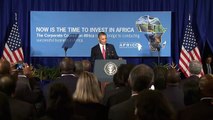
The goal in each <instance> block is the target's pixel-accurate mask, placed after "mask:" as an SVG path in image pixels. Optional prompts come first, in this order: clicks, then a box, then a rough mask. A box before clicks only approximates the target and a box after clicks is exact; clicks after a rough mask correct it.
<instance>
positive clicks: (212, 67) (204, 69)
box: [203, 63, 213, 74]
mask: <svg viewBox="0 0 213 120" xmlns="http://www.w3.org/2000/svg"><path fill="white" fill-rule="evenodd" d="M210 66H211V69H212V72H211V74H212V73H213V66H212V64H210ZM203 71H204V73H205V74H207V72H208V70H207V65H206V63H204V64H203Z"/></svg>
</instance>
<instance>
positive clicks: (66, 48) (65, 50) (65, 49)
mask: <svg viewBox="0 0 213 120" xmlns="http://www.w3.org/2000/svg"><path fill="white" fill-rule="evenodd" d="M67 50H68V47H64V52H65V57H67Z"/></svg>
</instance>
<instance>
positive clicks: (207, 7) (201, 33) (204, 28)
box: [0, 0, 213, 66]
mask: <svg viewBox="0 0 213 120" xmlns="http://www.w3.org/2000/svg"><path fill="white" fill-rule="evenodd" d="M30 11H172V31H171V40H172V43H171V47H172V51H171V57H169V58H168V57H161V58H160V62H161V63H163V64H166V63H170V62H172V61H173V62H175V63H176V64H177V63H178V60H179V53H180V49H181V45H182V40H183V34H184V29H185V25H186V24H187V20H188V16H189V14H190V15H191V19H192V23H193V27H194V31H195V34H196V37H197V40H198V45H199V48H200V52H201V55H202V56H204V55H205V54H206V52H204V51H203V50H204V48H205V46H206V45H207V44H208V45H209V48H210V50H211V51H213V40H212V38H213V1H212V0H0V51H3V48H4V43H5V41H6V40H7V37H8V34H9V30H10V28H11V24H12V21H13V19H14V12H17V14H18V24H19V29H20V34H21V39H22V44H23V50H24V55H25V61H26V62H28V63H32V64H33V65H36V64H41V65H46V66H55V65H56V64H57V63H58V62H59V61H60V59H62V58H54V57H51V58H47V57H45V58H44V57H42V58H40V57H36V58H30ZM47 50H48V49H47ZM0 55H2V52H0ZM74 59H75V60H82V59H89V58H74ZM125 59H126V60H127V62H128V63H135V64H140V63H145V64H149V65H152V64H153V62H157V61H158V58H157V57H154V58H150V57H140V58H139V57H137V58H130V57H128V58H125Z"/></svg>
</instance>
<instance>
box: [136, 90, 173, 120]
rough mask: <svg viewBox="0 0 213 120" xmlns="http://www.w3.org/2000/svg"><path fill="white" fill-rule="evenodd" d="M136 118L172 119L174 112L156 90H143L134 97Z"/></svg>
mask: <svg viewBox="0 0 213 120" xmlns="http://www.w3.org/2000/svg"><path fill="white" fill-rule="evenodd" d="M135 114H136V120H174V119H175V112H174V110H173V108H172V106H171V105H170V104H169V101H168V100H167V99H166V97H165V96H164V95H163V94H162V93H161V92H159V91H157V90H143V91H142V92H140V93H139V95H138V96H137V98H136V112H135Z"/></svg>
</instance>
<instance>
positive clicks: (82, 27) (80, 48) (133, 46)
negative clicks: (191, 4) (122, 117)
mask: <svg viewBox="0 0 213 120" xmlns="http://www.w3.org/2000/svg"><path fill="white" fill-rule="evenodd" d="M30 17H31V19H30V20H31V21H30V22H31V28H30V29H31V47H30V48H31V54H30V55H31V57H63V56H64V47H67V48H69V49H68V51H67V56H70V57H89V56H90V50H91V48H92V47H93V46H94V45H96V44H97V43H98V36H97V35H98V33H99V32H106V34H107V38H108V43H111V44H113V45H114V46H115V49H116V51H117V54H118V55H119V56H120V57H143V56H144V57H152V56H153V57H156V56H158V54H160V56H162V57H170V56H171V12H57V11H54V12H53V11H31V16H30Z"/></svg>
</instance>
